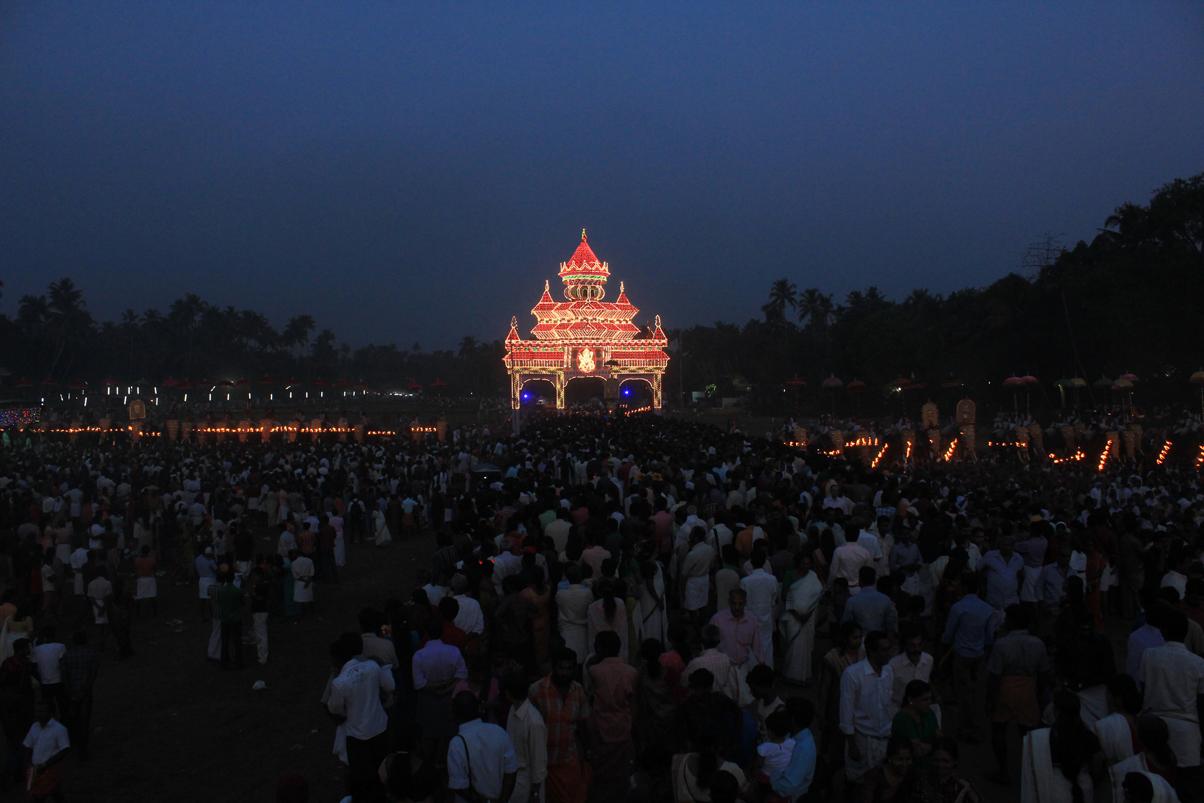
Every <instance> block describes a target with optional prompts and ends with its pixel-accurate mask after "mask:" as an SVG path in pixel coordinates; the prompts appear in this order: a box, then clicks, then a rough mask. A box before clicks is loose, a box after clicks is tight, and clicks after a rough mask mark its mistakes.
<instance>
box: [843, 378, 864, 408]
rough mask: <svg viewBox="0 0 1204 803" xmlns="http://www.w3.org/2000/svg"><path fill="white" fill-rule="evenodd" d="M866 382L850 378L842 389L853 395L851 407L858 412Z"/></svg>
mask: <svg viewBox="0 0 1204 803" xmlns="http://www.w3.org/2000/svg"><path fill="white" fill-rule="evenodd" d="M865 388H866V384H865V383H864V382H862V381H861V380H860V379H851V380H849V384H847V385H845V386H844V389H845V390H847V391H848V392H849V394H850V395H851V396H852V397H853V408H854V409H855V410H856V412H857V413H858V414H860V413H861V394H862V393H864V392H865Z"/></svg>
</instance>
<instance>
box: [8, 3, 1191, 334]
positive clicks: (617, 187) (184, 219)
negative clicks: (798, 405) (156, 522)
mask: <svg viewBox="0 0 1204 803" xmlns="http://www.w3.org/2000/svg"><path fill="white" fill-rule="evenodd" d="M1202 170H1204V5H1201V4H1200V3H1198V2H1149V3H1145V2H1128V3H1112V2H1105V3H1101V2H1082V3H1080V2H1068V1H1063V2H1059V3H1054V4H1041V5H1040V6H1038V4H1032V3H1030V4H1022V3H998V2H983V3H980V2H959V3H948V2H946V3H933V4H924V3H875V4H871V3H856V4H848V3H840V4H836V3H833V4H831V5H828V4H824V5H820V4H813V3H790V4H785V3H783V4H772V5H771V4H754V5H747V4H736V3H703V2H688V3H669V2H666V3H630V4H605V5H603V4H598V3H592V4H581V5H577V4H572V3H568V2H556V3H551V2H549V3H532V4H526V3H518V2H513V3H512V2H506V3H487V4H486V3H481V4H466V3H456V4H452V3H426V2H408V3H401V2H382V3H373V2H351V3H336V2H325V3H304V2H278V3H277V2H257V3H248V2H245V0H239V1H238V2H229V3H225V2H217V0H206V1H205V2H199V0H197V1H195V2H185V0H175V1H173V2H162V0H154V1H153V2H132V1H131V0H127V1H126V2H120V3H106V2H89V3H48V2H44V0H0V279H2V280H3V281H4V284H5V286H4V296H3V300H0V311H3V312H5V313H7V314H9V315H12V314H14V313H15V310H16V305H17V299H18V298H19V297H20V296H21V295H23V294H26V293H32V292H41V291H42V290H43V289H44V288H45V285H46V284H47V283H48V282H49V281H50V280H52V279H54V278H57V277H60V276H71V277H73V278H74V279H75V280H76V281H77V282H78V283H79V284H80V285H81V286H82V287H83V288H84V290H85V293H86V296H87V300H88V303H89V307H90V309H91V310H92V312H93V313H94V314H95V315H97V316H98V317H101V318H113V317H117V316H118V315H119V314H120V312H121V311H122V310H123V309H125V308H127V307H132V308H134V309H136V310H139V311H141V310H143V309H145V308H147V307H158V308H161V309H162V308H165V307H166V306H167V305H168V304H169V303H170V301H171V300H172V299H174V298H176V297H178V296H179V295H181V294H183V293H185V292H189V291H192V292H196V293H198V294H199V295H201V296H202V297H203V298H205V299H207V300H209V301H211V302H214V303H217V304H221V305H226V304H232V305H235V306H239V307H252V308H255V309H258V310H260V311H263V312H265V313H266V314H268V315H269V317H270V318H272V319H273V320H274V321H276V322H278V323H280V322H283V321H284V320H285V319H286V318H287V317H288V316H289V315H291V314H295V313H299V312H308V313H310V314H312V315H313V316H314V317H315V318H316V319H317V321H318V326H319V327H330V328H332V329H333V330H334V331H335V332H336V333H337V334H338V335H339V337H340V338H341V339H343V340H347V341H349V342H351V343H353V344H355V345H361V344H364V343H367V342H370V341H376V342H386V341H395V342H398V343H400V344H406V345H408V344H410V343H413V342H414V341H419V342H420V343H422V345H423V346H424V347H428V348H430V347H452V346H454V345H455V343H456V342H458V340H459V338H460V337H461V336H463V335H466V334H471V335H474V336H476V337H479V338H489V339H492V338H500V337H502V336H504V334H505V332H506V327H507V324H508V322H509V320H510V316H511V315H512V314H515V313H518V314H519V315H520V321H522V323H523V327H524V329H526V328H529V326H530V325H531V323H532V321H531V318H530V316H529V315H527V311H528V310H529V309H530V308H531V306H532V305H533V304H534V303H535V301H536V299H537V298H538V296H539V293H540V290H541V289H542V286H543V280H544V279H545V278H550V279H552V280H553V281H554V283H555V275H556V270H557V266H558V263H559V262H560V261H562V260H564V259H567V258H568V256H569V255H570V254H571V253H572V250H573V248H574V247H575V245H576V242H577V239H578V233H579V231H580V229H581V227H582V226H587V227H588V228H589V230H590V242H591V244H592V245H593V246H594V248H595V250H596V251H597V253H598V255H599V256H600V257H601V258H602V259H605V260H608V261H609V262H610V266H611V271H612V276H613V278H612V282H613V283H614V284H615V285H616V286H615V287H614V288H613V289H612V290H611V293H610V297H611V298H613V296H614V294H615V293H617V290H618V288H617V280H618V279H624V280H626V283H627V288H628V292H629V295H630V296H631V299H632V301H633V302H634V303H635V304H636V305H637V306H639V307H640V308H641V313H640V318H639V319H637V320H640V321H644V320H645V319H647V320H650V319H651V316H652V314H653V313H655V312H660V313H661V314H662V315H663V316H664V318H665V323H666V325H667V326H670V327H674V326H680V325H685V324H691V323H708V322H711V321H714V320H716V319H724V320H731V321H741V322H742V321H744V320H746V319H747V318H748V317H750V316H753V315H759V314H760V305H761V304H762V303H764V301H765V297H766V293H767V290H768V286H769V284H770V283H771V282H772V281H773V279H775V278H777V277H779V276H787V277H789V278H790V279H792V280H793V281H794V282H795V283H796V284H798V285H799V286H800V287H806V286H818V287H820V288H821V289H824V290H827V291H829V292H833V293H835V294H836V295H837V297H838V298H839V297H843V296H844V294H845V293H847V292H848V291H849V290H850V289H853V288H857V287H865V286H866V285H870V284H877V285H878V286H879V287H881V288H882V289H883V290H884V291H885V292H886V293H887V294H888V295H891V296H894V297H897V298H901V297H902V296H903V295H905V294H906V293H907V292H908V291H910V290H911V289H912V288H915V287H928V288H931V289H933V290H935V291H939V292H946V291H948V290H951V289H956V288H958V287H962V286H966V285H981V284H987V283H989V282H991V281H993V280H994V279H996V278H998V277H1000V276H1002V275H1003V274H1005V273H1007V272H1008V271H1010V270H1015V269H1018V268H1019V266H1020V262H1021V258H1022V255H1023V252H1024V249H1025V246H1026V245H1027V244H1029V243H1030V242H1032V241H1034V240H1037V239H1038V238H1040V237H1041V236H1042V235H1043V234H1044V233H1046V232H1050V233H1053V234H1055V235H1060V236H1061V239H1063V240H1064V241H1065V242H1067V243H1070V244H1073V243H1074V242H1075V241H1076V240H1079V239H1089V238H1090V237H1091V236H1093V234H1094V233H1095V230H1096V228H1097V227H1098V226H1100V225H1101V224H1102V222H1103V220H1104V218H1105V217H1106V216H1107V215H1108V214H1109V213H1110V212H1111V210H1112V209H1113V208H1114V207H1115V206H1117V205H1118V204H1120V203H1122V202H1124V201H1127V200H1132V201H1137V202H1145V201H1147V200H1148V198H1149V195H1150V193H1151V192H1152V191H1153V190H1154V189H1155V188H1157V187H1158V186H1159V185H1161V184H1163V183H1164V182H1166V181H1169V180H1171V179H1173V178H1176V177H1181V176H1187V175H1191V174H1194V173H1198V172H1200V171H1202Z"/></svg>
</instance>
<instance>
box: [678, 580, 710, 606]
mask: <svg viewBox="0 0 1204 803" xmlns="http://www.w3.org/2000/svg"><path fill="white" fill-rule="evenodd" d="M710 596H711V577H710V575H706V574H704V575H702V576H700V577H687V578H686V593H685V599H683V600H682V607H683V608H685V609H686V610H687V611H699V610H702V609H703V608H705V607H706V606H707V602H709V601H710Z"/></svg>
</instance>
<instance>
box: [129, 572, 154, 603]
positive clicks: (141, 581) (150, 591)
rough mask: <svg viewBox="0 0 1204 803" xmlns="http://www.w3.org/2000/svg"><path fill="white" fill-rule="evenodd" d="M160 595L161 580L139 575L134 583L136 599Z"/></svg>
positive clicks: (152, 597)
mask: <svg viewBox="0 0 1204 803" xmlns="http://www.w3.org/2000/svg"><path fill="white" fill-rule="evenodd" d="M157 596H159V581H158V580H156V579H155V578H154V576H153V575H152V576H151V577H139V578H138V582H137V583H135V584H134V599H154V598H155V597H157Z"/></svg>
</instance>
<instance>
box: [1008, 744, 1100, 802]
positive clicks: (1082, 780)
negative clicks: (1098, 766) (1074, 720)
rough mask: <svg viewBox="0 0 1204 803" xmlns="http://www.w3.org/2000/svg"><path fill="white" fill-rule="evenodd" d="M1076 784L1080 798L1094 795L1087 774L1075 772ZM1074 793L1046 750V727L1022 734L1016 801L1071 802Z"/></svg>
mask: <svg viewBox="0 0 1204 803" xmlns="http://www.w3.org/2000/svg"><path fill="white" fill-rule="evenodd" d="M1077 780H1078V786H1079V788H1081V789H1082V790H1083V799H1084V800H1092V799H1093V798H1094V793H1095V787H1094V785H1093V784H1092V782H1091V776H1090V775H1089V774H1088V773H1087V772H1086V770H1084V771H1083V772H1080V773H1079V777H1078V779H1077ZM1073 800H1074V792H1073V790H1072V788H1071V785H1070V781H1069V780H1067V779H1066V776H1065V775H1063V774H1062V773H1061V771H1060V770H1058V769H1056V768H1055V767H1054V763H1053V753H1052V752H1050V749H1049V728H1038V729H1037V730H1034V731H1029V732H1028V733H1027V734H1025V736H1024V743H1023V745H1022V746H1021V748H1020V803H1072V801H1073Z"/></svg>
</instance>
